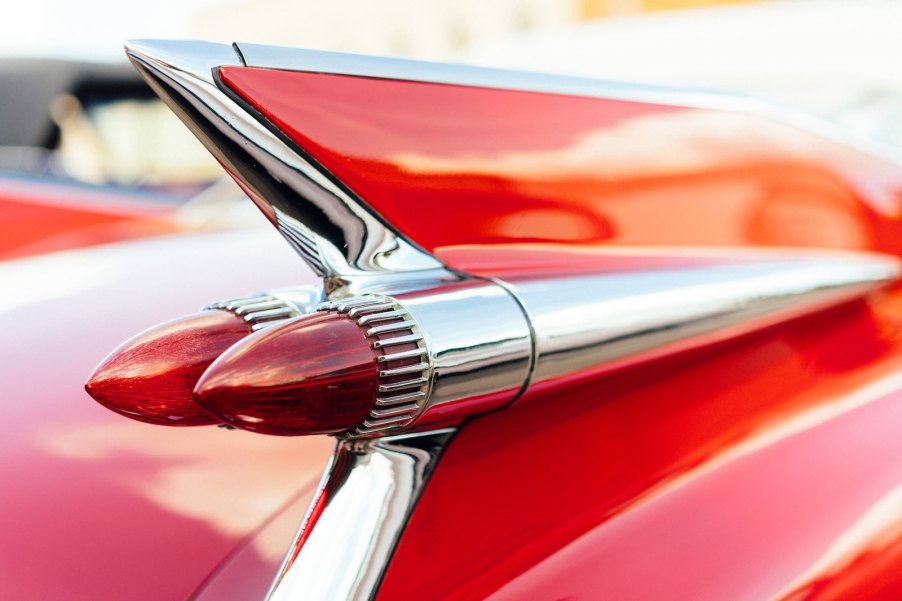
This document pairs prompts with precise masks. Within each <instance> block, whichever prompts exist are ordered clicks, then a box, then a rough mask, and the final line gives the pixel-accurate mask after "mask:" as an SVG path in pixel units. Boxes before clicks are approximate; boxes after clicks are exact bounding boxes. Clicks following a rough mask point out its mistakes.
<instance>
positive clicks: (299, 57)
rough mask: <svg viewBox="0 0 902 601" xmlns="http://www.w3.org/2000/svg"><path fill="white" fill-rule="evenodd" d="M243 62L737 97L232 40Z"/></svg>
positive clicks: (460, 81)
mask: <svg viewBox="0 0 902 601" xmlns="http://www.w3.org/2000/svg"><path fill="white" fill-rule="evenodd" d="M235 47H236V48H238V49H239V50H240V52H241V55H242V56H243V57H244V60H245V66H247V67H262V68H267V69H283V70H286V71H306V72H310V73H328V74H332V75H352V76H355V77H372V78H378V79H399V80H404V81H418V82H424V83H438V84H448V85H456V86H474V87H480V88H494V89H499V90H518V91H526V92H541V93H546V94H568V95H574V96H588V97H594V98H610V99H616V100H633V101H639V102H653V103H658V104H675V105H678V106H698V107H708V106H711V105H713V104H714V103H729V102H735V101H736V100H737V95H736V94H734V93H730V92H724V91H720V90H699V89H691V88H679V87H673V86H658V85H651V84H637V83H629V82H619V81H612V80H603V79H593V78H588V77H575V76H571V75H556V74H552V73H536V72H533V71H518V70H516V69H497V68H493V67H481V66H478V65H467V64H463V63H449V62H432V61H422V60H414V59H406V58H396V57H388V56H373V55H365V54H351V53H346V52H331V51H324V50H310V49H306V48H282V47H279V46H267V45H262V44H250V43H247V42H236V43H235Z"/></svg>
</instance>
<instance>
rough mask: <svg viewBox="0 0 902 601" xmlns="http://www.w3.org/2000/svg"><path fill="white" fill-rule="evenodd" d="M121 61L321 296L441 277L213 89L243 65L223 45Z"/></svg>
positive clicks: (148, 43)
mask: <svg viewBox="0 0 902 601" xmlns="http://www.w3.org/2000/svg"><path fill="white" fill-rule="evenodd" d="M126 53H127V54H128V57H129V59H131V61H132V62H133V63H134V65H135V67H136V68H137V69H138V71H139V72H140V73H141V75H142V76H143V77H144V79H145V80H147V82H148V84H150V86H151V87H152V88H153V89H154V90H155V91H156V92H157V94H158V95H159V96H160V97H161V98H162V99H163V100H164V101H165V102H166V103H167V104H168V105H169V106H170V108H172V110H173V111H174V112H175V113H176V114H177V115H178V116H179V118H181V119H182V121H184V122H185V124H186V125H188V127H189V128H190V129H191V131H192V132H193V133H194V134H195V135H196V136H197V137H198V138H199V139H200V141H201V142H203V144H204V145H205V146H206V147H207V149H208V150H209V151H210V152H211V153H212V154H213V155H214V156H215V157H216V158H217V159H218V160H219V161H220V162H221V163H222V164H223V165H224V166H225V167H226V169H227V170H228V171H229V173H230V174H231V175H232V176H233V177H234V178H235V179H237V180H238V181H239V182H240V183H241V184H242V185H243V186H244V187H245V189H246V190H249V191H250V194H249V195H250V196H251V198H252V200H254V201H255V202H257V203H260V204H261V206H260V208H261V210H262V211H263V212H264V214H266V215H267V217H268V218H269V219H270V220H271V221H272V222H273V223H274V225H275V226H276V228H277V229H278V230H279V231H280V232H281V233H282V235H283V236H284V237H285V238H286V240H287V241H288V242H289V244H291V246H292V247H293V248H294V249H295V250H296V251H297V252H298V254H299V255H300V256H301V257H302V258H303V259H304V260H305V261H306V262H307V264H308V265H309V266H310V267H311V269H313V270H314V271H315V272H316V273H317V274H318V275H320V276H322V277H324V278H326V279H327V289H328V290H332V289H335V288H339V287H341V286H342V285H344V283H345V280H346V279H347V278H351V277H354V276H366V275H372V274H375V273H386V274H387V273H392V272H417V271H435V272H436V275H435V277H439V278H441V277H444V276H445V275H447V272H446V271H445V270H444V267H443V266H442V264H441V263H440V262H439V261H438V260H436V259H435V258H434V257H432V256H431V255H429V254H427V253H425V252H423V251H422V250H420V249H418V248H416V247H415V246H414V245H413V244H412V243H410V242H409V241H408V240H406V239H404V238H403V237H402V236H400V235H399V234H398V233H397V232H396V231H395V230H393V229H392V228H391V227H390V226H388V225H386V224H385V223H383V221H382V220H381V219H380V218H379V217H378V216H377V215H376V214H375V213H374V212H373V211H372V210H371V209H370V208H369V207H368V206H367V205H366V204H365V203H363V202H362V201H361V200H360V199H359V198H358V197H357V196H355V195H354V194H353V192H351V191H350V190H348V189H347V188H346V187H345V186H343V185H342V184H340V183H338V181H337V180H336V179H335V178H334V177H333V176H332V175H331V174H330V173H329V172H328V171H326V170H325V169H324V168H323V167H321V166H320V165H318V164H317V163H315V162H314V161H312V160H309V159H307V158H306V157H305V155H304V153H303V151H300V150H299V149H298V148H297V147H295V146H294V145H293V144H292V143H290V142H287V141H286V140H285V139H284V138H283V137H282V136H280V135H277V134H276V133H274V132H273V131H271V130H270V129H269V128H268V127H267V125H266V124H264V123H263V122H261V121H260V120H259V119H258V118H257V116H255V115H253V114H251V113H250V112H248V110H247V107H245V106H244V105H243V104H241V103H240V102H238V101H236V100H235V99H233V98H232V96H230V95H229V94H228V93H226V92H224V91H223V90H222V89H220V87H219V86H218V85H217V82H216V74H215V73H214V71H215V69H216V68H217V67H219V66H222V65H231V66H241V65H243V62H242V61H241V60H240V58H239V56H238V54H236V50H235V49H234V48H232V47H231V46H226V45H224V44H211V43H207V42H171V41H156V40H136V41H131V42H129V43H128V44H127V45H126Z"/></svg>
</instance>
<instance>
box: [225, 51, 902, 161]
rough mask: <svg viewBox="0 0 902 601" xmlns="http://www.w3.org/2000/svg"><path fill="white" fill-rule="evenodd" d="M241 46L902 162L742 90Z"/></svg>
mask: <svg viewBox="0 0 902 601" xmlns="http://www.w3.org/2000/svg"><path fill="white" fill-rule="evenodd" d="M235 47H236V48H238V49H239V51H240V52H241V55H242V57H243V59H244V61H245V64H246V66H248V67H265V68H270V69H286V70H291V71H309V72H316V73H332V74H335V75H355V76H359V77H377V78H385V79H402V80H407V81H420V82H425V83H438V84H449V85H461V86H475V87H483V88H495V89H501V90H518V91H525V92H539V93H546V94H566V95H571V96H585V97H589V98H603V99H608V100H624V101H630V102H644V103H650V104H666V105H670V106H681V107H685V108H698V109H708V110H721V111H732V112H738V113H746V114H750V115H759V116H762V117H766V118H769V119H774V120H776V121H780V122H782V123H785V124H787V125H791V126H793V127H797V128H799V129H802V130H806V131H809V132H811V133H814V134H817V135H819V136H822V137H824V138H827V139H830V140H834V141H837V142H841V143H843V144H846V145H848V146H853V147H855V148H857V149H859V150H861V151H863V152H866V153H868V154H871V155H873V156H875V157H879V158H882V159H884V160H888V161H892V162H895V163H902V153H900V152H899V151H898V150H897V149H895V148H893V147H892V146H890V145H888V144H883V143H881V142H879V141H876V140H871V139H867V138H863V137H860V136H857V135H855V134H854V133H853V132H850V131H847V130H846V129H844V128H842V127H840V126H838V125H836V124H834V123H832V122H830V121H827V120H826V119H822V118H819V117H816V116H813V115H810V114H807V113H805V112H803V111H800V110H796V109H793V108H791V107H789V106H784V105H781V104H778V103H776V102H773V101H769V100H767V99H764V98H759V97H756V96H750V95H747V94H743V93H741V92H736V91H727V90H717V89H698V88H682V87H676V86H662V85H654V84H648V83H630V82H622V81H614V80H604V79H596V78H590V77H578V76H573V75H558V74H553V73H539V72H534V71H519V70H516V69H499V68H494V67H483V66H477V65H469V64H462V63H437V62H429V61H418V60H411V59H402V58H393V57H384V56H368V55H358V54H350V53H344V52H326V51H322V50H308V49H303V48H280V47H277V46H265V45H260V44H249V43H246V42H239V43H236V44H235Z"/></svg>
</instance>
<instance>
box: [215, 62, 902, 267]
mask: <svg viewBox="0 0 902 601" xmlns="http://www.w3.org/2000/svg"><path fill="white" fill-rule="evenodd" d="M220 74H221V78H222V81H223V82H224V83H225V84H226V85H227V86H228V87H229V88H231V89H232V90H234V91H235V92H236V93H237V94H239V95H240V96H241V97H242V98H243V99H244V100H246V101H247V102H248V103H249V104H250V105H251V106H253V107H254V108H256V109H257V110H259V111H261V112H262V114H263V115H264V116H265V117H266V118H267V119H268V120H270V121H271V122H272V123H274V124H275V125H277V126H278V127H279V128H281V129H282V130H283V131H284V132H285V133H286V134H287V135H288V136H289V137H290V138H291V139H292V140H294V141H295V142H296V143H297V144H298V145H299V146H300V147H301V148H302V149H304V150H305V151H306V152H308V153H309V154H311V155H312V156H313V157H314V158H315V159H316V160H317V161H319V162H320V163H321V164H322V165H323V166H325V167H326V168H327V169H328V170H329V171H331V172H332V173H333V174H334V175H335V176H336V177H338V178H339V179H340V180H341V181H343V182H344V183H346V184H347V185H348V186H349V187H350V188H351V189H352V190H353V191H354V192H356V193H357V194H358V195H359V196H360V197H362V198H363V199H364V200H365V201H366V202H367V203H368V204H370V205H371V206H372V207H373V208H374V209H375V210H376V212H377V213H379V214H380V215H381V216H383V217H384V218H385V219H386V220H387V221H389V222H390V223H392V224H393V225H394V226H395V227H396V228H397V229H398V230H399V231H400V232H401V233H403V234H405V235H406V236H407V237H409V238H410V239H412V240H413V241H415V242H416V243H418V244H419V245H421V246H422V247H424V248H425V249H427V250H429V251H434V252H436V253H437V254H438V256H439V257H441V258H443V259H444V260H445V261H446V262H448V264H450V265H452V266H454V267H457V265H456V264H455V263H454V255H446V254H443V253H444V252H445V251H446V249H448V248H453V247H457V246H460V245H469V246H473V245H477V246H478V245H495V244H519V243H548V242H553V243H556V244H579V245H593V244H620V245H624V244H625V245H637V244H640V245H641V244H655V245H708V246H738V245H754V246H818V247H832V248H842V249H850V250H855V249H882V250H888V251H891V252H895V253H898V252H899V251H900V250H902V235H900V233H902V230H900V223H899V219H900V215H902V197H900V191H902V170H900V169H899V168H898V167H897V166H895V165H892V164H890V163H887V162H885V161H882V160H880V159H877V158H875V157H872V156H870V155H867V154H864V153H862V152H860V151H856V150H853V149H850V148H848V147H846V146H843V145H841V144H839V143H836V142H834V141H831V140H827V139H824V138H822V137H820V136H818V135H815V134H812V133H808V132H805V131H802V130H799V129H795V128H793V127H790V126H785V125H781V124H779V123H776V122H773V121H771V120H768V119H766V118H763V117H757V116H752V115H743V114H739V113H728V112H718V111H711V110H700V109H689V108H675V107H668V106H661V105H654V104H643V103H637V102H625V101H617V100H603V99H596V98H582V97H573V96H555V95H551V94H538V93H530V92H517V91H506V90H489V89H483V88H471V87H462V86H448V85H441V84H428V83H415V82H404V81H395V80H386V79H368V78H355V77H348V76H339V75H324V74H318V73H302V72H289V71H274V70H266V69H258V68H244V67H223V68H221V69H220Z"/></svg>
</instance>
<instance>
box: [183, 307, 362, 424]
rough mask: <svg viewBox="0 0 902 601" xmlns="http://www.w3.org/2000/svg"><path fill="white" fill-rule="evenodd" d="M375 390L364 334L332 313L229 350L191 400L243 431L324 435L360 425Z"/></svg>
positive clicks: (266, 333)
mask: <svg viewBox="0 0 902 601" xmlns="http://www.w3.org/2000/svg"><path fill="white" fill-rule="evenodd" d="M376 388H377V374H376V361H375V357H374V355H373V351H372V350H371V349H370V344H369V341H368V340H367V339H366V337H365V336H364V333H363V330H361V329H360V328H359V327H358V326H357V324H356V323H354V322H352V321H351V320H349V319H347V318H346V317H344V316H342V315H339V314H337V313H315V314H312V315H304V316H301V317H297V318H295V319H293V320H290V321H288V322H286V323H283V324H281V325H278V326H273V327H272V328H269V329H266V330H263V331H261V332H257V333H256V334H254V335H253V336H250V337H248V338H247V339H245V340H244V341H242V342H240V343H238V344H236V345H235V346H233V347H232V348H230V349H229V350H228V351H227V352H226V353H224V354H223V355H222V356H221V357H220V358H219V359H217V360H216V361H215V362H214V363H213V364H212V365H211V366H210V367H209V369H208V370H207V371H206V373H204V375H203V377H202V378H201V379H200V381H199V382H198V383H197V388H196V389H195V400H196V401H197V403H198V404H199V405H201V406H203V407H205V408H206V409H207V410H209V411H210V412H211V413H212V414H214V415H216V416H218V417H220V418H222V419H223V420H224V421H225V422H227V423H229V424H231V425H234V426H237V427H239V428H243V429H245V430H251V431H253V432H259V433H262V434H279V435H285V436H297V435H302V434H328V433H335V432H341V431H344V430H348V429H351V428H353V427H354V426H356V425H358V424H360V423H361V422H363V420H364V418H366V416H367V415H368V414H369V410H370V407H371V406H372V405H373V402H374V401H375V399H376Z"/></svg>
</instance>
